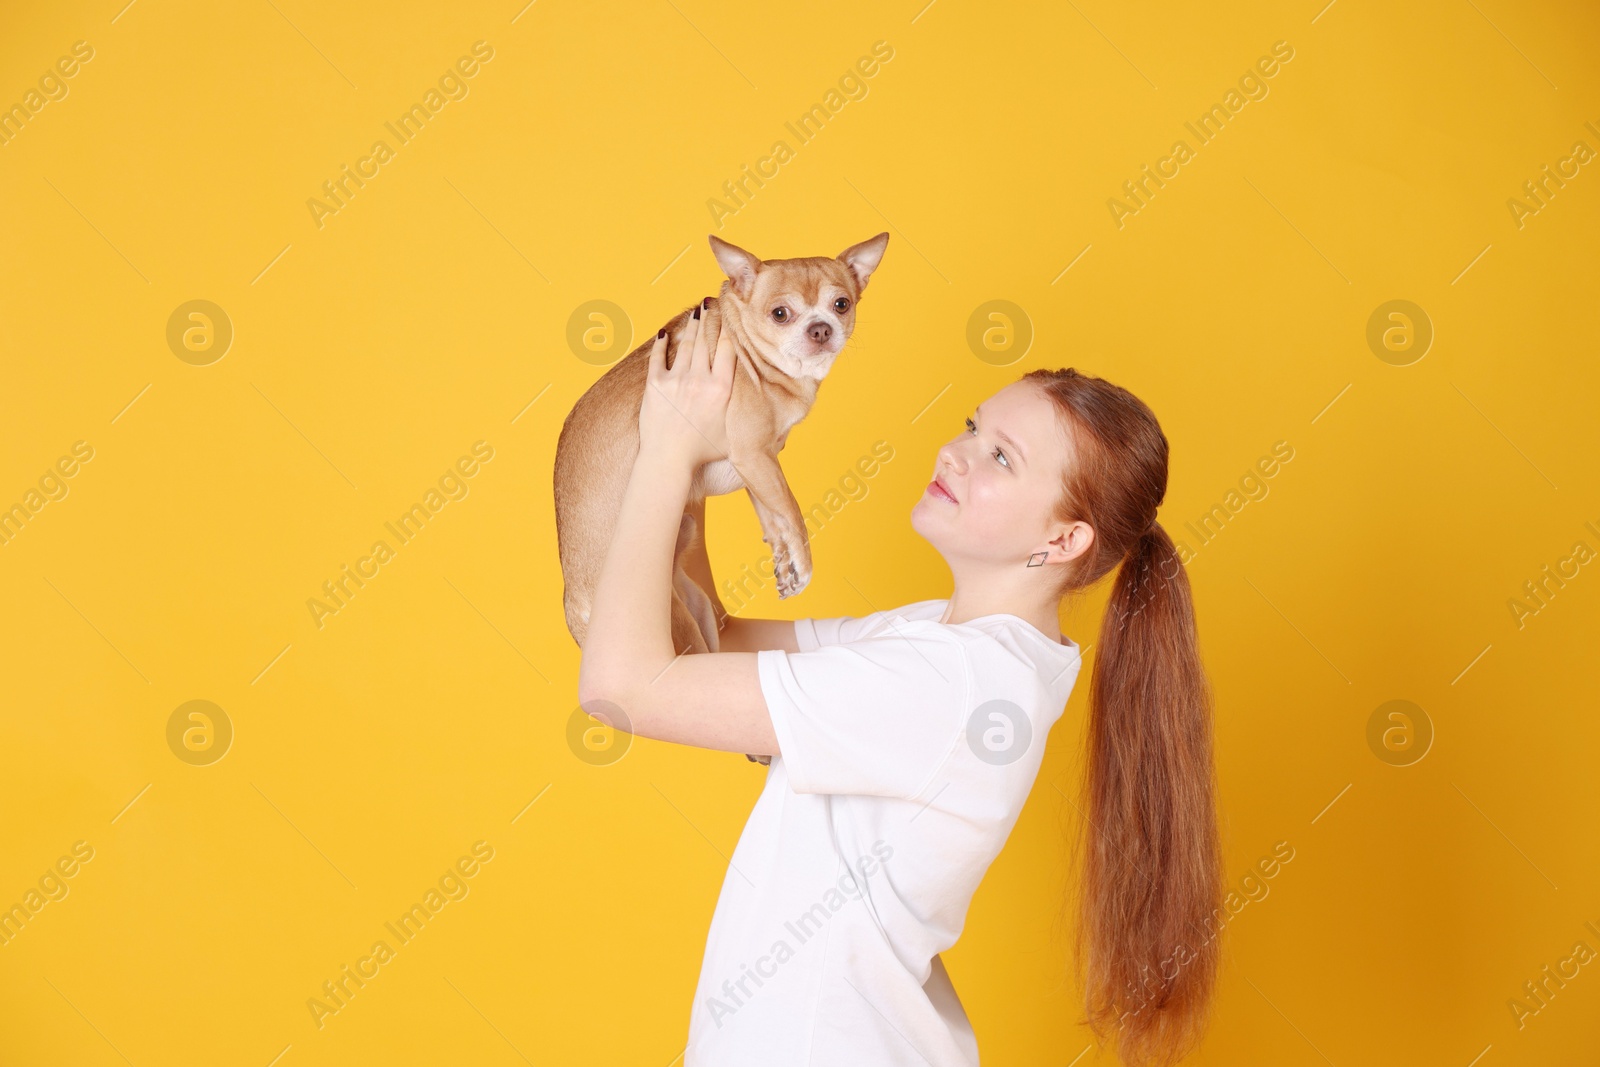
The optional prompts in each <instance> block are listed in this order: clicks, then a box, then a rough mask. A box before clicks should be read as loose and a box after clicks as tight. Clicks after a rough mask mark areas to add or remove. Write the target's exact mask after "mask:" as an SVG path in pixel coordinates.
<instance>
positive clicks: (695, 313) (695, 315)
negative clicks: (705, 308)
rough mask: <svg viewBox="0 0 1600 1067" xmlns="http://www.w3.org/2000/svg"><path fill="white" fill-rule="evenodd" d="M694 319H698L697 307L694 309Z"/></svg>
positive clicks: (698, 310)
mask: <svg viewBox="0 0 1600 1067" xmlns="http://www.w3.org/2000/svg"><path fill="white" fill-rule="evenodd" d="M694 317H695V318H697V319H698V318H699V317H700V308H699V307H698V306H696V308H695V309H694Z"/></svg>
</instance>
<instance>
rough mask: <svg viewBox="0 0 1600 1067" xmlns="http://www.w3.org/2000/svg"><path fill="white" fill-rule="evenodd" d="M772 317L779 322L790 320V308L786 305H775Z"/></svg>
mask: <svg viewBox="0 0 1600 1067" xmlns="http://www.w3.org/2000/svg"><path fill="white" fill-rule="evenodd" d="M772 317H773V318H774V319H776V320H777V321H779V322H788V321H789V309H788V308H786V307H775V308H773V309H772Z"/></svg>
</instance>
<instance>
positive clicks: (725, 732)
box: [578, 320, 793, 755]
mask: <svg viewBox="0 0 1600 1067" xmlns="http://www.w3.org/2000/svg"><path fill="white" fill-rule="evenodd" d="M698 326H699V322H698V320H695V321H694V323H693V325H692V326H691V327H690V328H689V329H690V331H691V332H692V333H693V334H694V337H693V338H692V340H693V342H694V343H693V344H692V345H690V344H689V343H688V342H689V341H690V338H689V337H687V336H686V337H685V344H684V347H683V348H682V349H680V351H679V355H678V358H677V360H676V361H675V363H674V365H673V367H672V368H671V369H670V370H669V369H667V368H666V366H665V355H666V342H665V340H664V339H662V338H661V337H659V336H658V337H657V339H656V344H655V347H654V348H653V349H652V351H651V369H650V376H649V380H648V382H647V384H646V386H645V399H644V402H643V405H642V407H641V411H640V420H639V421H640V442H639V453H638V456H637V458H636V459H635V461H634V465H633V470H632V472H631V474H630V476H629V479H628V486H627V489H626V490H625V491H624V493H623V498H622V509H621V511H620V512H619V514H618V516H617V524H616V527H615V528H614V529H613V531H612V537H611V545H610V548H609V549H608V550H607V552H606V558H605V563H604V564H603V565H602V567H601V569H600V577H599V580H598V582H597V583H596V585H595V591H594V603H593V604H592V605H591V606H590V612H589V631H588V633H587V635H586V636H585V639H584V645H583V651H582V656H581V659H580V661H579V667H578V700H579V703H580V704H583V705H585V706H586V710H588V711H589V712H590V714H592V715H595V716H596V717H597V718H606V717H609V716H612V715H613V712H612V708H615V709H617V711H619V712H620V717H621V718H623V719H625V720H626V721H614V722H612V723H611V725H613V726H615V727H617V728H619V729H624V730H626V731H628V732H629V733H632V734H634V735H635V736H638V737H650V738H655V739H657V740H661V741H673V742H677V743H679V744H686V745H698V746H700V747H702V748H713V749H720V750H722V751H727V752H746V753H756V754H762V755H776V754H778V742H777V737H776V735H775V734H774V733H773V730H772V718H771V715H770V714H769V712H768V710H767V704H766V699H765V697H764V696H763V695H762V692H761V684H760V678H759V675H758V674H757V670H756V657H755V655H754V654H753V653H749V652H728V653H707V654H703V655H684V656H679V655H677V654H675V652H674V649H673V647H672V630H671V621H670V620H671V605H672V594H671V581H672V557H673V550H674V548H675V547H676V544H677V531H678V525H679V522H680V519H681V516H682V515H683V511H684V507H685V505H686V504H687V503H688V496H689V488H690V485H691V483H692V480H693V476H694V472H695V470H696V469H698V468H699V466H700V465H701V464H702V463H704V462H707V461H708V460H710V459H716V458H722V457H724V456H725V455H726V451H727V444H726V436H727V434H726V424H725V421H723V420H725V418H726V409H727V397H728V395H729V393H731V388H732V363H733V352H732V350H731V348H730V347H728V346H725V345H719V346H718V352H717V360H716V365H715V366H711V365H710V360H709V358H708V357H707V356H706V355H705V353H704V335H703V334H701V333H700V332H699V330H698ZM719 405H720V406H719ZM708 431H709V432H708ZM719 449H720V450H719ZM789 625H790V626H791V627H792V626H793V624H792V623H791V624H789ZM598 701H605V702H608V704H609V705H610V707H608V706H606V705H605V704H598V703H595V702H598ZM590 704H595V706H594V707H587V705H590Z"/></svg>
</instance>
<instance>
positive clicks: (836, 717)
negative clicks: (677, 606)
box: [578, 325, 1222, 1067]
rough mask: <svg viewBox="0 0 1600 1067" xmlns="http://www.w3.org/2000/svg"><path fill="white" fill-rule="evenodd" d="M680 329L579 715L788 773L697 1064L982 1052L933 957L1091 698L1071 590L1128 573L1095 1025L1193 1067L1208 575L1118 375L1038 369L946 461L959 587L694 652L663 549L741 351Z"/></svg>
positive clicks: (1211, 852)
mask: <svg viewBox="0 0 1600 1067" xmlns="http://www.w3.org/2000/svg"><path fill="white" fill-rule="evenodd" d="M691 331H692V332H693V333H694V334H695V336H694V338H693V342H692V343H691V342H690V340H689V339H688V338H686V339H685V347H684V348H683V349H682V351H681V353H680V355H678V357H677V358H676V359H675V361H674V364H673V366H672V367H671V368H668V367H667V366H666V358H665V348H666V342H665V341H664V340H663V339H661V338H659V337H658V338H657V341H656V345H655V348H654V350H653V351H652V353H651V364H650V370H649V385H650V387H649V388H647V389H646V390H645V397H644V401H643V404H642V407H641V410H640V413H639V433H640V444H639V452H638V456H637V458H636V460H635V463H634V467H633V471H632V475H631V480H630V481H629V483H628V488H627V492H626V495H625V498H624V502H623V506H622V512H621V515H620V516H619V518H618V521H617V526H616V530H615V532H614V534H613V540H612V545H611V549H610V551H609V554H608V555H607V557H606V560H605V564H604V567H603V569H602V572H601V577H600V579H599V583H598V585H597V587H596V591H595V600H594V604H593V606H592V610H591V613H590V619H589V633H588V637H587V640H586V643H585V645H584V648H583V653H582V660H581V666H580V669H579V679H578V695H579V700H580V701H581V702H582V704H583V705H584V707H585V709H586V710H587V711H589V712H590V714H592V715H594V716H595V717H597V718H600V719H602V720H604V721H607V722H609V723H610V724H611V725H613V726H615V727H617V728H619V729H624V730H627V731H629V732H631V733H633V734H634V735H636V736H639V737H650V738H655V739H657V740H662V741H672V742H676V743H678V744H686V745H697V746H700V747H702V748H710V749H717V750H721V751H726V752H738V753H747V754H766V755H770V756H771V757H772V760H771V763H770V766H769V768H768V770H767V779H766V785H765V788H764V789H763V791H762V793H761V796H760V798H759V799H758V800H757V801H756V805H755V808H754V809H753V810H752V811H751V813H750V818H749V820H748V822H747V823H746V825H745V828H744V832H743V834H742V835H741V836H740V838H739V843H738V846H737V847H736V849H735V851H734V854H733V858H732V860H731V862H730V863H729V869H728V872H727V875H726V877H725V879H724V882H723V886H722V892H721V896H720V897H719V898H718V901H717V907H716V911H715V914H714V915H713V917H712V921H711V929H710V933H709V935H708V938H707V943H706V954H705V959H704V962H703V964H702V968H701V972H700V979H699V984H698V988H697V989H696V992H695V1000H694V1004H693V1007H692V1010H691V1015H690V1025H689V1047H688V1048H687V1050H686V1051H685V1058H684V1063H685V1067H721V1065H739V1067H746V1065H749V1064H762V1065H766V1067H779V1065H790V1064H793V1065H802V1064H817V1065H826V1067H833V1065H837V1064H850V1065H853V1067H856V1065H878V1064H907V1065H932V1067H945V1065H963V1067H966V1065H973V1064H976V1063H977V1062H978V1047H977V1041H976V1039H975V1038H974V1036H973V1031H972V1028H971V1026H970V1025H969V1024H968V1021H967V1017H966V1014H965V1012H964V1011H963V1010H962V1007H961V1002H960V1000H959V999H958V998H957V996H956V992H955V989H954V988H953V986H952V985H951V982H950V978H949V976H948V975H947V974H946V972H945V969H944V965H943V963H942V961H941V960H940V957H939V953H940V952H942V951H944V950H945V949H947V948H949V947H950V946H951V945H953V944H954V943H955V941H956V938H957V937H958V936H959V934H960V932H961V927H962V924H963V923H964V921H965V918H966V912H967V907H968V904H969V903H970V901H971V899H972V895H973V892H974V891H975V890H976V889H977V886H978V883H979V881H980V880H981V879H982V877H983V874H984V872H985V871H986V870H987V869H988V867H989V865H990V863H991V862H992V861H993V860H994V858H995V856H996V855H997V854H998V853H999V851H1000V848H1001V846H1002V845H1003V844H1004V843H1005V840H1006V837H1007V836H1008V835H1009V834H1010V832H1011V828H1012V826H1013V824H1014V823H1015V822H1016V819H1017V816H1018V815H1019V813H1020V812H1021V809H1022V806H1023V804H1024V802H1025V801H1026V800H1027V797H1028V793H1029V791H1030V790H1031V788H1032V786H1033V783H1034V778H1035V776H1036V775H1037V773H1038V770H1039V766H1040V763H1041V761H1042V760H1043V758H1044V744H1045V737H1046V735H1047V734H1048V732H1049V730H1050V727H1051V726H1052V725H1053V724H1054V723H1055V721H1056V720H1057V719H1058V718H1059V717H1060V716H1061V714H1062V712H1063V710H1064V708H1065V706H1066V703H1067V697H1068V695H1069V694H1070V692H1071V690H1072V687H1073V683H1074V682H1075V681H1076V679H1077V675H1078V668H1079V649H1078V646H1077V645H1076V644H1075V643H1073V642H1072V641H1070V640H1067V639H1066V638H1064V637H1062V636H1060V633H1059V630H1060V627H1059V625H1058V621H1057V620H1058V618H1059V608H1060V603H1061V600H1062V598H1063V596H1066V595H1069V594H1072V593H1075V592H1076V591H1078V590H1082V589H1084V588H1085V587H1087V586H1089V585H1092V584H1093V583H1095V582H1096V581H1098V580H1099V579H1100V578H1102V577H1104V576H1105V575H1107V574H1109V573H1111V572H1112V571H1115V572H1116V578H1115V584H1114V586H1113V589H1112V593H1111V599H1110V603H1109V605H1108V607H1107V610H1106V614H1105V618H1104V620H1103V622H1102V625H1101V630H1100V637H1099V642H1098V644H1099V648H1098V650H1097V653H1096V666H1095V670H1094V672H1093V679H1092V681H1091V684H1090V691H1089V721H1088V725H1087V730H1086V734H1087V738H1088V755H1087V761H1086V772H1085V786H1084V803H1083V804H1082V806H1081V808H1080V810H1081V811H1082V813H1083V819H1084V822H1083V826H1084V832H1083V838H1082V840H1081V841H1080V842H1079V849H1080V857H1081V869H1082V878H1081V891H1080V895H1079V905H1078V907H1079V911H1078V919H1079V921H1078V924H1077V927H1078V935H1077V939H1076V945H1075V958H1076V963H1077V966H1078V972H1079V975H1080V976H1081V980H1082V982H1083V988H1084V990H1085V1009H1086V1011H1085V1015H1086V1019H1085V1021H1086V1022H1087V1023H1088V1024H1089V1026H1090V1027H1091V1028H1092V1030H1093V1032H1094V1033H1095V1034H1096V1035H1097V1037H1099V1038H1100V1039H1101V1040H1102V1041H1107V1040H1114V1041H1115V1044H1116V1047H1117V1051H1118V1054H1119V1056H1120V1057H1121V1058H1122V1060H1123V1061H1124V1062H1125V1063H1127V1064H1130V1065H1132V1064H1163V1063H1170V1062H1171V1061H1172V1060H1174V1059H1176V1058H1177V1057H1179V1056H1181V1055H1182V1054H1183V1053H1184V1052H1186V1051H1187V1050H1189V1049H1190V1048H1192V1047H1193V1046H1194V1044H1195V1043H1196V1042H1197V1041H1198V1039H1199V1037H1200V1035H1201V1033H1202V1031H1203V1029H1204V1026H1205V1018H1206V1013H1207V1007H1208V1004H1209V1001H1210V997H1211V992H1212V988H1213V984H1214V980H1215V977H1216V970H1217V963H1218V958H1219V953H1218V947H1219V946H1218V945H1217V942H1216V936H1215V934H1216V931H1215V928H1214V927H1213V926H1212V925H1211V924H1212V919H1213V913H1214V912H1215V913H1219V914H1220V912H1218V909H1219V908H1220V906H1221V903H1222V878H1221V856H1220V846H1219V842H1218V832H1217V821H1216V814H1215V808H1214V798H1213V769H1212V756H1211V724H1210V705H1209V699H1208V695H1207V687H1206V680H1205V675H1204V672H1203V669H1202V666H1201V663H1200V657H1199V654H1198V650H1197V644H1196V638H1195V623H1194V615H1193V610H1192V607H1191V602H1190V595H1189V585H1188V579H1187V577H1186V576H1185V574H1184V571H1183V568H1182V566H1181V564H1180V562H1179V559H1178V555H1177V552H1176V550H1175V549H1174V547H1173V544H1172V541H1171V540H1170V539H1169V538H1168V536H1167V534H1166V532H1165V531H1163V530H1162V528H1161V526H1160V525H1159V524H1158V523H1157V522H1156V508H1157V506H1158V505H1159V504H1160V503H1161V500H1162V497H1163V496H1164V495H1165V492H1166V484H1167V442H1166V438H1165V436H1164V435H1163V434H1162V432H1161V428H1160V426H1159V425H1158V424H1157V422H1156V419H1155V416H1154V415H1153V414H1151V412H1150V409H1149V408H1147V407H1146V406H1145V405H1144V404H1143V403H1141V402H1140V401H1139V400H1138V399H1136V398H1135V397H1134V396H1133V395H1132V394H1131V393H1129V392H1127V391H1126V390H1124V389H1121V388H1119V387H1117V386H1115V385H1112V384H1110V383H1109V382H1106V381H1103V380H1101V379H1099V378H1091V377H1087V376H1084V375H1081V374H1079V373H1077V372H1076V371H1074V370H1071V369H1066V370H1058V371H1049V370H1035V371H1030V372H1028V373H1027V374H1025V375H1023V376H1022V378H1021V379H1020V380H1019V381H1017V382H1015V383H1012V384H1011V385H1008V386H1006V387H1005V388H1003V389H1001V390H1000V391H999V392H998V393H996V394H995V395H994V396H992V397H990V398H988V399H987V400H985V401H984V402H983V403H982V404H980V405H978V407H977V409H976V410H975V412H974V413H973V415H972V416H971V417H968V418H967V419H966V420H965V425H964V428H963V429H962V430H961V431H960V432H959V433H958V434H957V435H956V436H955V437H954V438H953V439H952V440H951V441H950V442H949V443H948V444H946V445H945V446H944V447H943V448H941V449H939V452H938V454H937V458H936V462H935V464H934V474H935V478H934V481H932V482H931V483H930V484H929V486H928V489H927V490H926V492H925V493H924V494H923V496H922V497H921V499H920V500H918V501H917V503H916V505H915V506H914V507H913V508H912V511H911V524H912V527H913V528H914V529H915V530H916V531H917V533H919V534H920V535H922V536H923V537H924V538H926V539H927V540H928V542H929V543H931V544H932V545H933V546H934V547H935V548H937V549H938V551H939V553H940V554H941V555H942V556H943V557H944V560H945V562H946V563H947V564H949V566H950V571H951V575H952V578H953V591H952V592H951V594H950V596H949V598H948V599H945V600H924V601H919V602H917V603H914V604H908V605H905V606H903V607H899V608H895V609H892V610H885V611H876V612H873V613H872V614H869V615H866V616H863V617H859V618H857V617H849V618H835V619H800V620H798V621H796V622H788V621H782V620H762V619H734V618H728V620H727V625H726V628H724V629H723V630H721V632H720V645H721V651H719V652H716V653H710V654H705V655H688V656H681V657H680V656H678V655H677V654H676V652H675V650H674V649H673V647H672V643H671V636H670V632H669V623H668V617H669V612H670V597H671V595H672V593H671V583H670V569H671V566H672V556H673V548H674V544H675V542H676V538H677V532H678V525H679V520H680V517H681V515H682V513H683V509H684V507H685V503H686V500H687V496H688V491H689V487H690V484H691V482H692V480H693V478H694V475H695V471H696V470H697V469H698V468H699V467H700V466H701V465H702V464H704V463H706V462H709V461H711V460H713V459H720V458H723V457H724V456H726V454H727V449H728V441H727V432H726V425H725V413H726V409H727V402H728V397H729V395H730V394H731V389H732V381H733V363H734V360H733V357H732V355H731V354H730V353H729V351H728V350H727V349H726V347H725V346H719V347H718V349H717V352H716V354H715V358H714V359H713V358H712V357H711V356H710V355H709V354H708V353H707V352H706V351H705V344H704V337H703V335H700V334H699V332H698V325H693V326H691ZM699 569H700V571H701V573H700V574H698V575H696V577H697V578H698V579H699V580H700V581H701V582H702V583H703V584H704V586H705V588H706V591H707V592H708V593H710V594H711V595H712V596H713V597H715V588H714V586H712V584H711V581H710V572H709V566H708V565H707V564H705V563H704V560H703V558H702V560H701V561H700V565H699ZM719 614H720V613H719Z"/></svg>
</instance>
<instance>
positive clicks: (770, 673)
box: [756, 625, 971, 799]
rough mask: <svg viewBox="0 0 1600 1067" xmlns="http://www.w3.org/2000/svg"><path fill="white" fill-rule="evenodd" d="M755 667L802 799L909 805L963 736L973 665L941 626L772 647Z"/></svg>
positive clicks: (786, 763) (791, 778)
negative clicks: (817, 796) (794, 648)
mask: <svg viewBox="0 0 1600 1067" xmlns="http://www.w3.org/2000/svg"><path fill="white" fill-rule="evenodd" d="M756 667H757V673H758V674H759V676H760V681H761V692H762V694H763V696H764V697H765V698H766V703H767V710H768V712H769V714H770V715H771V717H772V728H773V732H774V733H775V734H776V735H777V739H778V748H779V754H780V756H781V758H782V759H783V763H784V767H785V768H786V769H787V772H788V778H789V786H790V788H791V789H793V790H794V791H795V792H796V793H831V794H857V795H862V796H881V797H898V798H901V799H910V798H912V797H915V796H916V795H917V794H918V793H919V792H920V791H921V790H922V789H923V787H924V786H925V785H926V784H927V783H928V782H929V781H930V780H931V779H932V777H933V775H934V772H935V771H937V770H938V769H939V767H940V766H941V765H942V764H943V762H944V760H945V758H946V757H947V756H948V755H949V754H950V752H951V751H952V749H953V748H954V746H955V745H956V744H957V742H958V741H959V740H960V738H961V737H962V736H963V733H964V730H965V726H966V712H967V708H966V704H967V692H968V688H969V685H970V678H971V668H970V666H969V664H968V662H967V654H966V650H965V648H964V646H963V644H962V642H961V639H960V638H959V637H957V636H954V635H952V634H949V633H948V632H945V631H944V630H942V629H936V628H931V627H920V628H919V627H916V626H915V625H911V626H900V627H898V628H897V632H894V633H885V634H880V635H875V636H873V637H868V638H864V639H861V640H858V641H850V642H846V643H843V644H833V645H823V646H821V647H818V648H813V649H811V650H809V651H802V652H785V651H784V650H782V649H765V650H763V651H761V652H758V653H756Z"/></svg>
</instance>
